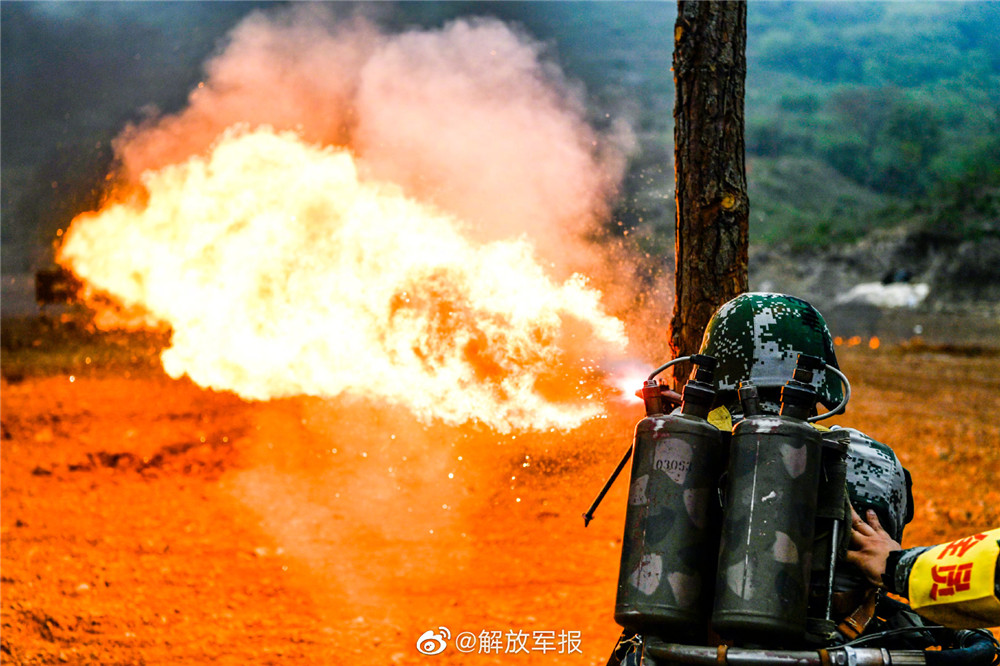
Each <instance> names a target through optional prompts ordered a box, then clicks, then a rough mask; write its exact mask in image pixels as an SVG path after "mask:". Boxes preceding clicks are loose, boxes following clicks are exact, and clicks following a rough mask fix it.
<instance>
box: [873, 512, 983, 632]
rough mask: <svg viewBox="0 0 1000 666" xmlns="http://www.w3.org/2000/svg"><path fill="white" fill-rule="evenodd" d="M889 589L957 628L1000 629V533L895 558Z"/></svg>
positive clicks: (920, 610) (923, 612)
mask: <svg viewBox="0 0 1000 666" xmlns="http://www.w3.org/2000/svg"><path fill="white" fill-rule="evenodd" d="M884 578H885V583H886V586H887V587H889V588H890V591H892V592H895V593H897V594H901V595H903V596H906V597H907V598H909V600H910V605H911V606H912V608H913V609H914V610H915V611H916V612H917V613H919V614H920V615H921V616H923V617H925V618H927V619H928V620H931V621H933V622H937V623H939V624H942V625H944V626H946V627H950V628H953V629H976V628H981V627H996V626H1000V528H998V529H995V530H990V531H988V532H981V533H979V534H973V535H970V536H967V537H964V538H962V539H957V540H955V541H951V542H948V543H943V544H939V545H937V546H925V547H921V548H909V549H907V550H903V551H898V552H897V553H893V554H892V555H891V558H890V560H889V561H887V562H886V575H885V577H884Z"/></svg>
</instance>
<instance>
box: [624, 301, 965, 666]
mask: <svg viewBox="0 0 1000 666" xmlns="http://www.w3.org/2000/svg"><path fill="white" fill-rule="evenodd" d="M700 353H701V354H705V355H708V356H712V357H714V358H715V359H716V361H717V365H716V368H715V375H714V382H715V389H716V399H715V409H713V410H712V412H711V413H710V414H709V417H708V420H709V422H711V423H712V424H713V425H715V426H716V427H717V428H719V429H720V430H721V431H723V432H724V433H729V432H731V431H732V428H733V425H734V424H735V423H737V422H739V421H740V420H741V419H742V418H743V414H742V407H741V405H740V401H739V397H738V393H737V390H738V388H739V385H740V383H741V382H745V381H749V382H752V383H753V385H754V386H756V387H757V389H758V393H759V396H760V411H761V412H763V413H765V414H778V413H779V410H780V397H781V389H782V387H783V386H784V385H785V384H786V383H787V382H788V381H789V379H790V378H791V377H792V376H793V373H794V370H795V367H796V363H797V360H798V357H799V355H800V354H806V355H809V356H814V357H818V358H820V359H822V360H823V361H824V362H825V363H826V364H827V365H829V366H832V367H834V368H837V367H838V364H837V358H836V354H835V352H834V348H833V339H832V337H831V335H830V332H829V329H828V328H827V326H826V322H825V321H824V320H823V317H822V315H821V314H820V313H819V312H818V311H817V310H816V309H815V308H814V307H813V306H812V305H810V304H809V303H807V302H805V301H803V300H801V299H798V298H795V297H792V296H787V295H783V294H773V293H748V294H742V295H740V296H738V297H736V298H735V299H733V300H731V301H729V302H728V303H726V304H724V305H722V306H721V307H720V308H719V309H718V311H717V312H716V313H715V315H714V316H713V317H712V319H711V321H710V322H709V324H708V326H707V327H706V330H705V335H704V338H703V340H702V346H701V350H700ZM813 387H814V388H815V390H816V394H817V400H818V403H821V404H823V405H824V406H825V407H826V408H827V409H832V408H834V407H835V406H837V405H838V404H839V403H840V402H842V400H843V398H844V393H843V387H842V385H841V382H840V379H839V377H838V376H837V374H836V373H834V372H832V371H829V370H823V371H820V372H817V373H816V374H815V376H814V379H813ZM814 413H815V410H814ZM817 427H818V428H819V429H821V430H826V428H822V427H821V426H817ZM835 428H836V427H835ZM841 430H842V432H845V433H846V434H847V436H848V456H847V491H848V496H849V499H850V503H851V504H852V505H853V508H854V509H855V510H856V511H859V512H862V513H865V514H866V515H873V516H877V520H878V521H879V524H880V525H881V526H885V529H884V530H883V531H884V533H885V535H886V536H887V537H891V539H892V540H894V542H895V543H897V544H898V542H899V541H900V539H901V538H902V534H903V528H904V526H905V525H906V523H908V522H909V521H910V520H911V519H912V518H913V499H912V495H911V492H910V486H911V483H910V475H909V473H908V472H907V471H906V470H905V469H904V468H903V466H902V464H901V463H900V462H899V459H898V458H897V457H896V455H895V453H894V452H893V451H892V449H891V448H889V447H888V446H886V445H885V444H882V443H881V442H878V441H876V440H875V439H873V438H871V437H869V436H867V435H865V434H864V433H861V432H859V431H858V430H854V429H850V428H843V429H841ZM857 564H859V562H858V561H857V560H856V559H853V561H852V559H848V562H847V563H843V562H841V564H840V566H838V567H837V575H836V582H835V586H834V597H833V610H834V618H835V619H836V620H837V621H838V623H839V624H838V627H837V631H838V633H837V637H836V638H834V639H833V640H832V641H831V645H833V644H840V643H844V642H847V641H850V640H854V639H857V638H858V637H860V636H862V635H866V636H873V635H874V634H880V636H882V638H880V640H879V642H878V643H877V645H878V646H880V647H885V648H895V649H923V648H925V647H928V646H930V645H937V644H940V643H941V642H942V641H941V639H942V638H944V639H945V641H951V640H953V638H954V637H953V636H944V637H942V636H941V635H940V634H935V633H933V632H932V631H930V630H927V629H926V628H925V623H924V622H923V621H922V620H921V618H920V617H919V616H918V615H916V614H915V613H913V611H912V610H911V609H910V608H909V607H908V606H906V605H905V604H902V603H900V602H898V601H895V600H893V599H890V598H888V597H887V596H886V595H884V594H882V593H881V589H880V587H879V586H876V585H874V584H872V582H871V576H870V575H869V574H868V572H867V571H866V570H865V569H859V568H857V566H855V565H857ZM640 644H641V638H640V637H637V636H635V635H634V632H629V631H627V630H626V632H625V633H624V634H623V636H622V639H621V641H620V642H619V645H618V647H617V648H616V650H615V652H614V654H613V656H612V658H611V660H610V661H609V664H617V663H624V664H630V663H633V662H635V661H637V657H638V653H639V652H640V651H641V645H640ZM630 660H631V661H630Z"/></svg>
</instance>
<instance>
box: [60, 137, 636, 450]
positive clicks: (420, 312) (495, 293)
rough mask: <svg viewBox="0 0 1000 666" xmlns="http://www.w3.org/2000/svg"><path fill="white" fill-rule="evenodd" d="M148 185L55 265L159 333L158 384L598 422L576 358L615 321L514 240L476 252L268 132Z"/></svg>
mask: <svg viewBox="0 0 1000 666" xmlns="http://www.w3.org/2000/svg"><path fill="white" fill-rule="evenodd" d="M142 182H143V186H144V189H145V191H144V192H143V196H142V197H139V198H136V199H133V200H131V201H127V202H124V203H113V204H110V205H108V206H107V207H105V208H104V209H103V210H101V211H99V212H96V213H88V214H85V215H82V216H80V217H79V218H77V219H76V220H75V221H74V222H73V224H72V226H71V228H70V229H69V232H68V233H67V234H66V238H65V242H64V243H63V245H62V248H61V250H60V256H59V258H60V262H61V263H63V264H64V265H66V266H68V267H69V268H71V269H72V270H73V271H74V273H76V274H77V275H78V276H79V277H80V278H82V279H83V280H85V281H86V282H87V283H88V284H89V285H92V286H93V287H95V288H97V289H99V290H102V291H104V292H107V293H110V294H111V295H112V296H114V297H115V298H116V299H118V300H120V301H121V303H122V304H124V305H125V306H127V307H130V308H133V309H134V308H135V307H136V306H138V307H141V308H142V309H144V310H145V311H147V312H148V313H149V315H150V316H151V321H153V320H155V321H158V322H164V323H166V324H168V325H169V326H170V327H171V328H172V331H173V336H172V341H171V345H170V347H169V348H168V349H166V350H165V351H164V352H163V356H162V360H163V365H164V368H165V369H166V371H167V372H168V373H169V374H170V375H171V376H173V377H179V376H181V375H184V374H186V375H188V376H190V377H191V379H192V380H194V381H195V382H197V383H198V384H200V385H202V386H206V387H212V388H215V389H223V390H232V391H235V392H236V393H238V394H239V395H241V396H243V397H245V398H249V399H268V398H273V397H279V396H288V395H298V394H304V395H316V396H337V395H341V394H344V393H348V394H356V395H366V396H369V397H375V398H380V399H384V400H388V401H391V402H392V403H395V404H400V405H404V406H406V407H408V408H409V409H410V410H412V411H413V412H414V413H415V414H416V415H418V416H419V417H421V418H424V419H432V418H437V419H440V420H442V421H444V422H446V423H461V422H466V421H475V420H478V421H481V422H484V423H485V424H487V425H489V426H491V427H493V428H495V429H497V430H499V431H508V430H510V429H512V428H516V429H527V428H535V429H547V428H551V427H556V428H570V427H574V426H576V425H578V424H579V423H581V422H582V421H583V420H585V419H587V418H590V417H593V416H595V415H597V414H599V413H600V410H601V407H600V405H599V404H598V403H597V402H596V401H594V400H589V401H588V400H587V399H586V398H587V397H588V396H586V395H584V394H583V390H582V388H581V387H585V386H586V384H587V382H586V381H585V380H586V378H585V377H584V376H582V375H581V374H580V372H578V371H572V370H571V368H575V367H576V366H577V365H581V366H583V365H586V366H587V367H588V368H591V367H592V366H593V364H592V363H589V360H590V359H592V358H594V357H595V356H598V355H601V354H604V353H607V352H608V351H610V350H621V349H622V347H623V346H624V345H625V343H626V340H625V333H624V328H623V325H622V324H621V322H620V321H618V320H617V319H615V318H613V317H610V316H609V315H607V314H606V313H605V312H604V311H603V310H602V307H601V304H600V293H599V292H597V291H596V290H594V289H592V288H590V287H588V285H587V284H586V280H585V279H584V278H583V277H581V276H579V275H574V276H573V277H572V278H570V279H569V280H567V281H565V282H563V283H557V282H555V281H554V280H553V279H551V278H550V277H548V276H547V275H546V274H545V272H544V271H543V270H542V268H541V266H540V265H539V263H538V262H537V261H536V259H535V257H534V256H533V252H532V247H531V245H530V244H529V242H528V241H527V240H525V239H523V238H521V239H517V240H508V241H495V242H490V243H482V244H478V245H477V244H473V243H472V242H471V241H470V240H468V239H467V237H466V236H465V235H464V234H463V228H462V225H461V223H460V221H458V220H457V219H455V218H454V217H451V216H449V215H447V214H445V213H443V212H441V211H439V210H435V209H433V208H431V207H429V206H427V205H425V204H421V203H419V202H416V201H414V200H412V199H409V198H407V197H405V196H404V195H403V194H402V192H401V191H400V189H399V188H398V187H396V186H393V185H391V184H387V183H381V182H372V181H367V180H362V179H359V176H358V172H357V169H356V167H355V164H354V160H353V158H352V155H351V154H350V153H349V152H347V151H346V150H342V149H335V148H330V147H327V148H321V147H317V146H313V145H309V144H307V143H305V142H304V141H303V140H302V139H301V138H300V137H299V136H298V135H297V134H295V133H292V132H275V131H273V130H272V129H270V128H267V127H261V128H258V129H255V130H250V129H248V128H246V127H243V128H234V129H231V130H228V131H227V132H225V133H224V134H223V135H222V136H221V137H220V139H219V140H218V142H217V143H216V144H215V145H214V147H213V148H212V150H211V152H210V154H209V155H208V156H206V157H200V156H195V157H191V158H189V159H188V160H187V161H185V162H182V163H179V164H175V165H170V166H167V167H164V168H162V169H160V170H158V171H149V172H146V174H145V175H144V176H143V179H142ZM583 356H587V357H588V363H585V364H581V363H579V361H580V360H581V357H583Z"/></svg>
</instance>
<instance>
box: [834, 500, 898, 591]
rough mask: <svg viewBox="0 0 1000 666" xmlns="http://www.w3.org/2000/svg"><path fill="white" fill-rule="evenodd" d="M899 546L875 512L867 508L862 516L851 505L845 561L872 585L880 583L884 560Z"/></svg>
mask: <svg viewBox="0 0 1000 666" xmlns="http://www.w3.org/2000/svg"><path fill="white" fill-rule="evenodd" d="M894 550H901V546H900V545H899V544H898V543H897V542H896V541H895V540H894V539H893V538H892V537H891V536H889V533H888V532H886V531H885V530H884V529H882V525H881V523H879V521H878V516H877V515H875V512H874V511H872V510H871V509H869V510H868V511H867V512H865V518H862V517H861V516H859V515H858V514H857V512H856V511H855V510H854V507H851V545H850V548H849V549H848V551H847V555H846V557H847V561H848V562H850V563H851V564H853V565H854V566H856V567H857V568H858V569H860V570H861V572H862V573H863V574H864V575H865V577H866V578H867V579H868V580H869V581H870V582H871V583H872V584H873V585H878V586H881V585H882V574H883V573H885V560H886V558H887V557H888V556H889V553H891V552H892V551H894Z"/></svg>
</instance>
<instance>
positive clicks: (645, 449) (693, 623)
mask: <svg viewBox="0 0 1000 666" xmlns="http://www.w3.org/2000/svg"><path fill="white" fill-rule="evenodd" d="M695 358H698V357H695ZM704 360H706V361H714V359H710V358H708V357H705V359H704ZM706 371H708V369H702V370H700V372H702V373H705V372H706ZM708 381H709V382H710V381H711V378H710V375H709V376H708ZM710 388H711V386H710V384H708V383H706V382H697V381H695V380H694V379H692V380H691V381H689V382H688V386H687V387H685V391H684V406H683V407H682V408H681V413H675V414H652V415H650V416H648V417H646V418H645V419H643V420H642V421H640V422H639V424H638V425H637V426H636V429H635V442H634V444H633V453H632V474H631V480H630V487H629V497H628V508H627V509H626V513H625V537H624V539H623V542H622V559H621V566H620V568H619V574H618V595H617V599H616V602H615V621H616V622H618V624H620V625H622V626H623V627H626V628H629V629H634V630H637V631H648V632H650V633H656V634H658V635H661V636H663V635H665V634H664V632H666V631H685V630H688V629H691V628H694V627H698V626H700V627H704V626H705V623H706V622H707V620H708V614H709V612H710V611H711V608H710V602H711V597H712V589H713V587H714V580H715V564H716V559H717V553H718V524H719V520H720V515H719V511H720V508H719V501H718V496H717V486H718V480H719V476H720V475H721V473H722V467H723V465H724V458H725V448H724V446H723V444H722V432H721V431H719V430H718V429H717V428H716V427H715V426H713V425H712V424H710V423H709V422H708V421H706V420H705V418H704V417H705V415H706V414H707V413H708V409H709V406H710V405H711V402H712V397H713V396H714V393H712V392H711V390H710Z"/></svg>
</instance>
